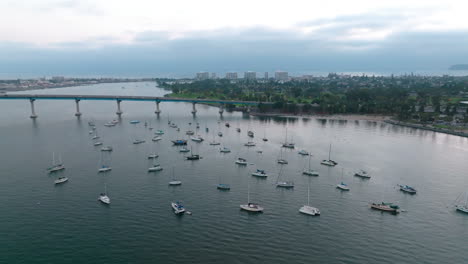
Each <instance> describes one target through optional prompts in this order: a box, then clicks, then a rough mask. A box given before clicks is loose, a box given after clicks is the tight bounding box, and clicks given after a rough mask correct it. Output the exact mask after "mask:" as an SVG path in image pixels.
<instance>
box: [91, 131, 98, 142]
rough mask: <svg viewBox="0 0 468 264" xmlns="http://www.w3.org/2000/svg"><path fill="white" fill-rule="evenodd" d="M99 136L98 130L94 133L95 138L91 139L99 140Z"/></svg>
mask: <svg viewBox="0 0 468 264" xmlns="http://www.w3.org/2000/svg"><path fill="white" fill-rule="evenodd" d="M98 138H99V136H98V132H97V129H96V130H95V131H94V136H93V137H92V138H91V139H93V140H94V139H98Z"/></svg>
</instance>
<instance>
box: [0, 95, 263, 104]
mask: <svg viewBox="0 0 468 264" xmlns="http://www.w3.org/2000/svg"><path fill="white" fill-rule="evenodd" d="M0 99H12V100H13V99H36V100H107V101H109V100H111V101H117V100H120V101H151V102H187V103H215V104H243V105H257V104H259V103H260V102H253V101H236V100H216V99H190V98H177V97H158V96H131V95H69V94H0ZM267 104H268V103H267Z"/></svg>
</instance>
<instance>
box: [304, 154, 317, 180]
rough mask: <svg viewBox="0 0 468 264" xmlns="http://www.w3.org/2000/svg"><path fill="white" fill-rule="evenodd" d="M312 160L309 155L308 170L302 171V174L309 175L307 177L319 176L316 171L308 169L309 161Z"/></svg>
mask: <svg viewBox="0 0 468 264" xmlns="http://www.w3.org/2000/svg"><path fill="white" fill-rule="evenodd" d="M311 159H312V155H309V168H308V169H306V170H304V171H302V174H304V175H309V176H319V173H318V171H316V170H313V169H312V168H311V167H310V161H311Z"/></svg>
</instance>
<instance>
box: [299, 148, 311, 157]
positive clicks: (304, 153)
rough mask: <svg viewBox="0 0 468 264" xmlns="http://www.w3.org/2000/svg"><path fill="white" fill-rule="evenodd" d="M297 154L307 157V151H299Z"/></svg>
mask: <svg viewBox="0 0 468 264" xmlns="http://www.w3.org/2000/svg"><path fill="white" fill-rule="evenodd" d="M298 153H299V155H303V156H309V152H307V151H306V150H304V149H301V150H300V151H299V152H298Z"/></svg>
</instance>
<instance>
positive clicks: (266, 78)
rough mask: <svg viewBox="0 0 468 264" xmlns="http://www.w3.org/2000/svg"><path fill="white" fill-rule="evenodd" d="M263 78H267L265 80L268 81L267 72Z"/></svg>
mask: <svg viewBox="0 0 468 264" xmlns="http://www.w3.org/2000/svg"><path fill="white" fill-rule="evenodd" d="M263 78H265V80H268V72H265V75H264V76H263Z"/></svg>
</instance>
